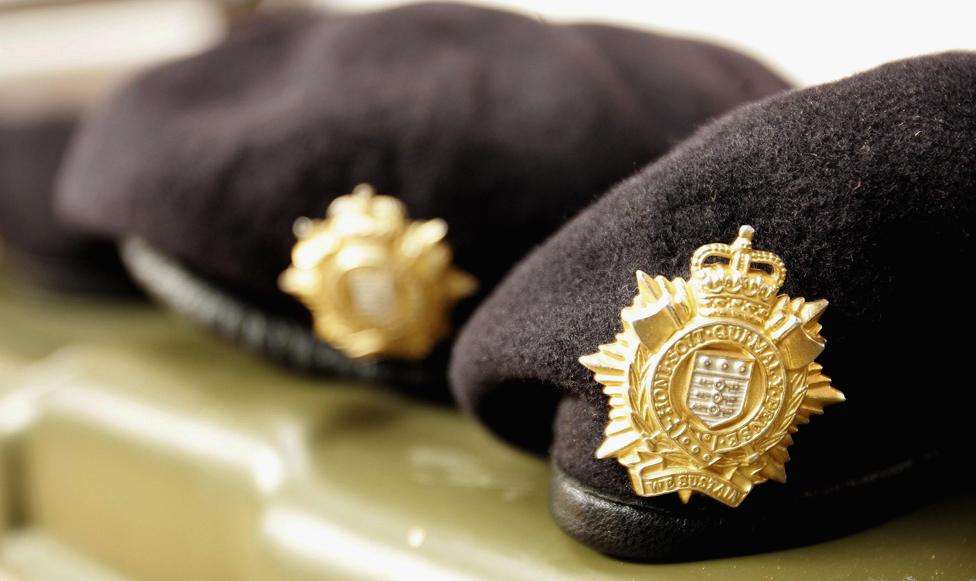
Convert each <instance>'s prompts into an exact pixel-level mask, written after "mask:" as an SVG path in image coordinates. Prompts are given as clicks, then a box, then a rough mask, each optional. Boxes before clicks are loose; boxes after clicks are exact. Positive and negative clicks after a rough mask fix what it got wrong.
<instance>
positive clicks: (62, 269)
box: [0, 113, 133, 294]
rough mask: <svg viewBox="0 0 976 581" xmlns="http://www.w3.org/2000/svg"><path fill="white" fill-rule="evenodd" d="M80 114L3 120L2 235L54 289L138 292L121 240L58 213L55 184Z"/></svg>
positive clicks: (17, 262) (37, 279)
mask: <svg viewBox="0 0 976 581" xmlns="http://www.w3.org/2000/svg"><path fill="white" fill-rule="evenodd" d="M76 123H77V119H76V115H75V114H72V113H50V114H46V115H43V116H35V117H29V118H19V117H18V118H10V119H4V120H2V121H0V238H2V239H3V242H4V243H5V244H6V248H5V249H4V251H5V254H6V255H7V256H8V258H9V261H10V263H11V265H12V267H13V268H14V269H15V270H16V271H17V272H18V273H19V274H22V275H23V276H25V277H27V278H28V279H29V280H30V281H31V282H34V283H36V284H38V285H40V286H43V287H46V288H48V289H51V290H58V291H69V292H85V293H112V294H114V293H125V292H131V291H132V290H133V288H132V285H131V283H130V282H129V280H128V276H127V275H126V273H125V270H124V269H123V268H122V264H121V263H120V262H119V258H118V254H117V252H116V249H115V244H113V243H111V242H109V241H106V240H104V239H98V238H96V237H93V236H91V235H88V234H87V233H85V232H83V231H82V230H81V229H78V228H73V227H71V226H68V225H66V224H65V223H64V222H63V221H61V220H60V219H59V217H58V216H56V215H55V211H54V183H55V179H56V176H57V171H58V168H59V166H60V164H61V160H62V158H63V156H64V152H65V149H66V148H67V146H68V142H69V140H70V139H71V136H72V134H73V133H74V130H75V127H76Z"/></svg>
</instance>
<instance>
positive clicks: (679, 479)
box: [580, 226, 844, 506]
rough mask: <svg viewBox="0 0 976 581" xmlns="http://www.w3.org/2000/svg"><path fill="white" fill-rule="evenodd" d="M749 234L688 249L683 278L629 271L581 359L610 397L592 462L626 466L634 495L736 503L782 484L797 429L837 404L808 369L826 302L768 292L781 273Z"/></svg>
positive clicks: (815, 368) (822, 378) (747, 229)
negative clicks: (629, 296) (604, 332)
mask: <svg viewBox="0 0 976 581" xmlns="http://www.w3.org/2000/svg"><path fill="white" fill-rule="evenodd" d="M753 232H754V231H753V229H752V227H751V226H742V227H741V228H740V229H739V237H738V238H737V239H736V240H735V242H733V243H732V244H731V245H729V244H708V245H705V246H702V247H701V248H699V249H698V250H696V251H695V253H694V254H693V255H692V258H691V267H690V274H691V276H690V277H689V278H690V280H688V281H685V280H684V279H681V278H675V279H673V280H667V279H665V278H664V277H662V276H658V277H655V278H651V277H650V276H648V275H647V274H645V273H643V272H640V271H638V272H637V287H638V293H637V296H636V297H635V298H634V302H633V304H632V305H631V306H630V307H627V308H624V309H623V310H622V311H621V320H622V322H623V331H622V332H621V333H619V334H618V335H617V337H616V341H614V342H613V343H609V344H606V345H601V346H600V349H599V351H598V352H596V353H594V354H592V355H587V356H584V357H581V358H580V363H582V364H583V365H585V366H586V367H587V368H589V369H590V370H592V371H593V372H594V378H595V379H596V381H597V382H599V383H601V384H603V385H604V390H603V392H604V393H605V394H607V395H608V396H609V397H610V422H609V424H608V425H607V428H606V438H605V440H604V442H603V444H602V445H601V446H600V448H599V449H598V450H597V451H596V456H597V457H598V458H616V459H617V461H618V462H619V463H620V464H622V465H624V466H626V467H627V470H628V472H629V473H630V478H631V483H632V485H633V487H634V492H636V493H637V494H638V495H640V496H658V495H661V494H666V493H669V492H677V493H678V495H679V497H680V498H681V500H682V501H684V502H688V500H689V499H690V498H691V495H692V494H693V493H695V492H697V493H700V494H705V495H708V496H710V497H712V498H714V499H716V500H718V501H720V502H723V503H725V504H727V505H729V506H738V505H739V504H740V503H741V502H742V500H743V499H744V498H745V497H746V495H747V494H749V492H750V491H751V490H752V487H753V486H754V485H756V484H759V483H762V482H765V481H766V480H770V479H771V480H776V481H779V482H785V481H786V470H785V468H784V465H785V464H786V462H787V461H788V460H789V453H788V452H787V448H788V447H789V446H790V444H792V443H793V439H792V434H793V433H794V432H796V429H797V426H798V425H800V424H806V423H808V422H809V421H810V416H811V415H812V414H820V413H823V408H824V406H825V405H828V404H833V403H837V402H842V401H844V394H842V393H841V392H840V391H838V390H837V389H834V388H833V387H832V386H831V385H830V378H829V377H827V376H826V375H824V374H823V373H822V372H821V371H822V367H821V366H820V365H819V364H818V363H816V362H815V361H814V360H815V359H816V358H817V356H818V355H820V353H821V352H822V351H823V349H824V342H825V341H824V338H823V337H821V336H820V329H821V325H820V323H819V322H818V321H819V319H820V316H821V315H822V314H823V312H824V309H826V308H827V301H825V300H818V301H810V302H808V301H806V300H804V299H802V298H796V299H791V298H790V297H789V296H786V295H782V294H777V293H778V292H779V289H780V287H781V286H782V285H783V282H784V281H785V280H786V266H785V265H784V264H783V261H782V259H780V257H779V256H777V255H775V254H773V253H772V252H766V251H762V250H754V249H753V248H752V236H753Z"/></svg>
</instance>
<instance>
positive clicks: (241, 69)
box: [58, 4, 786, 394]
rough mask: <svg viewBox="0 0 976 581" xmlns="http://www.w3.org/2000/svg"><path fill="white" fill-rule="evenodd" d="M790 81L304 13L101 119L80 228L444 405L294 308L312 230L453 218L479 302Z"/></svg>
mask: <svg viewBox="0 0 976 581" xmlns="http://www.w3.org/2000/svg"><path fill="white" fill-rule="evenodd" d="M785 87H786V84H785V83H784V82H783V81H782V80H781V79H780V78H778V77H777V76H776V75H775V74H773V73H771V72H770V71H768V70H767V69H765V68H764V67H763V66H761V65H759V64H757V63H755V62H753V61H752V60H750V59H749V58H747V57H744V56H742V55H740V54H737V53H734V52H731V51H729V50H726V49H722V48H718V47H715V46H712V45H709V44H705V43H701V42H694V41H689V40H684V39H677V38H668V37H662V36H657V35H653V34H648V33H643V32H636V31H630V30H623V29H619V28H613V27H607V26H595V25H592V26H591V25H580V26H557V25H550V24H546V23H544V22H540V21H538V20H533V19H530V18H525V17H522V16H518V15H515V14H511V13H506V12H501V11H496V10H489V9H482V8H475V7H468V6H464V5H448V4H443V5H441V4H421V5H412V6H407V7H403V8H396V9H391V10H387V11H381V12H374V13H369V14H362V15H328V14H326V15H321V14H314V13H305V12H298V13H292V14H285V15H278V16H274V17H271V18H268V19H265V20H263V21H260V22H256V23H253V24H250V25H245V26H243V27H242V28H241V29H239V30H237V31H235V32H234V33H233V34H232V35H231V37H230V38H229V39H228V40H227V41H226V42H224V43H223V44H221V45H219V46H217V47H216V48H214V49H212V50H210V51H208V52H206V53H203V54H201V55H199V56H196V57H194V58H190V59H187V60H183V61H180V62H176V63H173V64H170V65H167V66H163V67H161V68H158V69H156V70H154V71H152V72H149V73H148V74H145V75H143V76H141V77H140V78H138V79H137V80H135V81H134V82H133V83H131V84H130V85H129V86H128V87H126V88H125V89H124V90H122V91H121V92H119V93H118V94H117V95H116V96H115V97H114V98H113V99H111V100H110V102H108V103H107V104H106V105H105V106H104V107H102V108H100V109H99V110H98V111H96V112H95V113H94V114H92V115H90V116H89V117H88V118H87V119H86V120H85V122H84V124H83V127H82V128H81V130H80V133H79V135H78V138H77V140H76V141H75V142H74V144H73V147H72V148H71V152H70V156H69V159H68V161H67V164H66V168H65V171H64V172H63V174H62V176H61V179H60V182H59V200H58V205H59V210H60V213H61V216H63V217H64V218H65V219H66V220H67V221H68V222H69V223H71V224H72V225H73V226H75V227H78V228H80V229H84V230H85V231H87V232H91V233H93V234H96V235H99V236H107V237H112V238H115V239H119V240H121V241H124V242H123V244H124V248H125V250H124V251H123V258H124V260H125V261H126V262H127V265H128V267H129V268H130V270H131V271H132V272H133V274H134V277H135V278H136V279H137V280H138V282H139V283H141V284H142V285H143V286H144V287H145V288H147V289H148V290H149V292H150V293H151V294H154V295H156V296H157V297H158V298H159V299H161V300H162V301H163V302H164V303H167V304H169V305H171V306H173V307H174V308H176V309H177V310H179V311H181V312H182V313H183V314H185V315H186V316H188V317H190V318H192V319H195V320H197V321H200V322H203V323H204V324H207V325H208V326H210V327H212V328H214V329H215V330H217V331H218V332H220V333H221V334H223V335H225V336H227V337H230V338H232V339H234V340H236V341H239V342H240V343H242V344H244V345H246V346H248V347H249V348H252V349H254V350H257V351H260V352H263V353H265V354H267V355H270V356H272V357H274V358H276V359H278V360H282V361H284V362H286V363H287V364H289V365H293V366H296V367H299V368H304V369H309V370H316V371H323V372H326V373H330V374H338V375H345V376H351V377H358V378H365V379H374V380H381V381H385V382H390V383H394V384H406V385H412V386H414V389H415V390H417V391H424V390H429V391H433V392H436V393H441V394H443V393H444V387H443V386H444V383H445V378H444V376H445V368H446V362H447V357H448V351H449V343H448V342H445V343H442V344H441V345H440V346H439V347H438V348H437V349H436V350H435V351H434V352H433V353H432V354H430V355H429V356H428V357H427V358H426V359H424V360H423V361H420V362H411V361H398V360H395V359H390V358H387V359H384V358H371V359H357V360H351V359H349V358H347V357H345V356H343V355H342V354H341V353H339V352H338V351H336V350H335V349H334V347H333V346H330V345H328V344H326V343H324V342H322V341H320V340H317V339H315V338H314V337H313V335H312V324H311V318H310V316H309V314H308V313H307V312H306V311H305V309H304V307H303V306H302V305H301V304H300V303H298V302H297V301H296V300H295V299H294V298H292V297H290V296H288V295H287V294H285V293H283V292H282V291H281V290H279V287H278V277H279V275H280V274H281V272H282V271H283V270H285V268H286V267H287V266H288V265H289V256H290V251H291V249H292V246H293V245H294V243H295V236H294V234H293V232H292V224H293V222H294V221H295V220H296V218H299V217H302V216H307V217H310V218H319V217H321V216H322V215H323V213H324V211H325V208H326V207H327V206H328V205H329V203H330V202H331V201H333V200H334V199H335V198H336V197H337V196H340V195H344V194H347V193H349V192H350V191H352V189H353V188H354V187H355V186H356V185H357V184H359V183H368V184H371V185H372V186H374V187H375V188H376V190H377V191H378V192H379V193H383V194H389V195H391V196H395V197H396V198H398V199H399V200H400V201H402V202H403V204H404V205H405V207H406V210H407V212H408V213H409V216H410V217H411V218H413V219H417V220H427V219H432V218H440V219H443V220H445V221H446V223H447V226H448V231H447V235H446V239H447V241H448V242H449V244H450V246H451V247H452V248H453V251H454V263H455V264H456V266H457V267H458V268H460V269H461V270H463V271H465V272H467V273H470V274H471V275H473V277H474V278H475V279H476V280H477V281H478V283H479V289H480V290H479V293H478V294H477V295H476V296H475V297H473V298H472V299H470V300H467V301H464V302H462V303H461V304H460V305H459V306H458V308H457V310H456V311H455V313H454V319H455V322H456V323H460V322H462V321H463V320H464V319H465V318H466V317H467V315H468V314H469V313H470V311H471V309H472V308H473V307H474V305H476V304H477V302H478V300H480V298H481V297H483V296H485V294H486V293H487V292H489V291H490V290H491V289H492V288H493V287H494V286H495V284H496V283H497V281H498V280H499V279H500V278H501V277H502V276H503V275H504V274H505V273H506V272H507V271H508V269H509V268H510V266H511V265H512V264H513V263H514V262H515V261H517V260H518V259H519V258H520V257H521V256H522V255H523V254H524V253H526V252H527V251H528V250H529V249H531V248H532V247H533V246H534V245H536V244H538V243H540V242H542V241H543V240H544V239H545V238H546V236H547V235H548V234H549V233H550V232H551V231H553V230H554V229H556V228H557V227H558V226H559V225H561V224H562V223H563V222H564V221H565V220H566V219H567V218H569V217H570V216H572V215H573V214H574V213H575V212H576V211H577V210H578V209H579V208H581V207H583V206H585V205H586V204H588V203H589V202H591V201H592V200H593V199H595V197H596V196H597V195H599V194H600V193H601V192H603V191H604V190H605V189H606V188H608V187H609V186H611V185H613V184H614V183H615V182H617V181H619V180H620V179H622V178H624V177H626V176H627V175H628V174H630V173H631V172H633V171H635V170H636V169H637V168H639V167H640V166H642V165H643V164H644V163H646V162H647V161H649V160H651V159H653V158H655V157H657V156H659V155H661V154H662V153H664V152H665V151H666V150H667V149H668V148H669V147H670V146H671V145H672V144H673V143H674V142H675V141H677V140H678V139H680V138H681V137H683V136H685V135H687V134H689V133H690V132H691V131H692V130H694V129H695V128H696V127H697V126H698V125H700V124H701V123H703V122H705V121H706V120H708V119H709V118H712V117H714V116H716V115H719V114H721V113H722V112H724V111H726V110H728V109H730V108H732V107H734V106H736V105H739V104H741V103H744V102H748V101H751V100H753V99H756V98H759V97H763V96H765V95H768V94H771V93H774V92H777V91H779V90H781V89H784V88H785Z"/></svg>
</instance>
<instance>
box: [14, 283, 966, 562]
mask: <svg viewBox="0 0 976 581" xmlns="http://www.w3.org/2000/svg"><path fill="white" fill-rule="evenodd" d="M548 479H549V469H548V467H547V465H546V463H545V462H544V461H543V460H539V459H536V458H532V457H529V456H526V455H523V454H521V453H519V452H517V451H514V450H512V449H510V448H508V447H506V446H505V445H503V444H501V443H499V442H497V441H494V440H493V439H492V438H491V437H490V436H488V435H486V434H485V433H484V432H483V431H482V429H481V428H480V427H478V426H477V425H475V424H474V423H473V422H471V421H470V420H468V419H465V418H464V417H463V416H461V415H460V414H459V413H457V412H456V411H453V410H450V409H447V408H441V407H437V406H431V405H426V404H422V403H417V402H413V401H410V400H409V399H407V398H405V397H402V396H397V395H394V394H392V393H390V392H387V391H383V390H381V389H377V388H375V387H371V386H367V385H354V384H349V383H343V382H334V381H323V380H314V379H311V378H307V377H301V376H298V375H295V374H291V373H289V372H286V371H283V370H279V369H277V368H275V367H274V366H272V365H270V364H268V363H265V362H263V361H260V360H258V359H257V358H254V357H252V356H250V355H248V354H246V353H242V352H239V351H237V350H234V349H233V348H231V347H229V346H227V345H224V344H222V343H220V342H219V341H217V340H214V339H213V338H211V337H210V336H207V335H205V334H203V333H202V332H198V331H197V330H195V329H193V328H191V327H189V326H187V325H186V324H184V323H183V322H181V321H179V320H177V319H176V318H173V317H171V316H169V315H167V314H165V313H163V312H160V311H159V310H156V309H153V308H151V307H150V306H148V305H144V304H141V303H138V302H134V301H133V302H119V301H107V300H101V301H99V300H94V299H78V298H65V297H56V296H50V295H40V294H38V292H37V291H36V290H33V289H28V288H26V287H23V286H19V285H18V284H16V283H14V282H13V281H11V280H10V278H9V277H0V578H6V577H5V576H7V577H11V578H14V579H19V578H22V579H39V580H49V579H50V580H55V579H56V580H61V579H72V580H75V579H92V580H104V579H126V578H134V579H167V580H170V579H179V580H181V581H188V580H195V579H200V580H208V581H209V580H218V579H219V580H235V579H247V580H250V579H322V578H329V579H335V578H421V579H438V578H492V579H503V578H504V579H559V578H568V577H572V578H591V579H602V578H621V579H633V578H641V579H723V580H726V579H750V580H751V579H797V578H816V579H869V578H871V579H892V580H895V579H897V580H902V579H918V580H922V579H956V578H963V579H967V578H971V577H976V556H974V553H976V551H974V549H976V547H974V540H973V539H974V538H976V519H974V516H976V498H971V497H970V498H954V499H942V500H939V501H937V502H936V503H935V504H933V505H931V506H929V507H927V508H924V509H922V510H919V511H917V512H914V513H912V514H910V515H908V516H906V517H903V518H900V519H897V520H894V521H892V522H889V523H887V524H885V525H883V526H880V527H878V528H876V529H873V530H870V531H866V532H863V533H860V534H857V535H853V536H850V537H848V538H844V539H841V540H838V541H833V542H829V543H823V544H819V545H815V546H810V547H805V548H802V549H796V550H790V551H782V552H777V553H771V554H765V555H755V556H749V557H743V558H738V559H726V560H716V561H706V562H697V563H682V564H668V565H639V564H633V563H624V562H620V561H616V560H613V559H609V558H606V557H604V556H602V555H600V554H597V553H595V552H593V551H590V550H588V549H587V548H585V547H583V546H581V545H579V544H577V543H576V542H574V541H573V540H571V539H569V538H567V537H566V536H565V535H563V534H562V533H561V532H560V531H559V529H558V528H557V527H556V526H555V524H554V523H553V522H552V519H551V518H550V517H549V514H548V510H547V496H548V492H547V489H548ZM770 486H775V484H770ZM699 500H700V499H699ZM701 501H702V502H707V500H701Z"/></svg>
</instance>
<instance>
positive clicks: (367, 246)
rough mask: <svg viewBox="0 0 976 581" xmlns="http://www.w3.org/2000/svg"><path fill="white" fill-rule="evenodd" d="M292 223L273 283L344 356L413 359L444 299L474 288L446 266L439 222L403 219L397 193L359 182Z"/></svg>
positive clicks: (437, 330)
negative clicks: (289, 243)
mask: <svg viewBox="0 0 976 581" xmlns="http://www.w3.org/2000/svg"><path fill="white" fill-rule="evenodd" d="M294 230H295V235H296V236H297V238H298V241H297V242H296V244H295V247H294V249H293V250H292V264H291V266H290V267H289V268H288V269H287V270H286V271H285V272H283V273H282V275H281V277H280V279H279V286H280V287H281V289H282V290H284V291H285V292H287V293H289V294H292V295H293V296H295V297H297V298H298V299H299V300H301V302H302V303H304V304H305V306H306V307H307V308H308V309H309V310H310V311H311V313H312V316H313V320H314V327H315V333H316V335H317V336H319V337H320V338H321V339H323V340H324V341H326V342H327V343H328V344H330V345H332V346H333V347H335V348H337V349H338V350H340V351H341V352H343V353H344V354H345V355H347V356H348V357H352V358H360V357H372V356H385V357H393V358H401V359H420V358H423V357H424V356H426V355H427V354H428V353H429V352H430V351H431V349H433V347H434V345H435V344H436V343H437V342H438V341H439V340H440V339H442V338H443V337H444V336H445V335H446V334H447V332H448V330H449V328H450V311H451V308H452V307H453V305H454V304H455V303H456V302H457V301H459V300H461V299H462V298H464V297H466V296H468V295H470V294H471V293H473V292H474V291H475V289H476V288H477V283H476V281H475V279H474V277H472V276H471V275H469V274H467V273H465V272H462V271H460V270H458V269H457V268H455V267H454V266H453V265H452V252H451V248H450V246H448V244H447V242H446V241H445V237H446V235H447V223H446V222H444V221H443V220H439V219H434V220H426V221H411V220H409V219H408V218H407V213H406V208H405V207H404V205H403V203H402V202H400V201H399V200H397V199H396V198H393V197H391V196H382V195H376V193H375V192H374V191H373V188H372V187H370V186H369V185H366V184H362V185H359V186H357V187H356V188H355V190H353V192H352V193H351V194H349V195H346V196H340V197H338V198H336V199H335V200H334V201H333V202H332V204H330V205H329V208H328V210H327V212H326V218H325V219H324V220H310V219H308V218H299V220H297V221H296V222H295V228H294Z"/></svg>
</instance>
